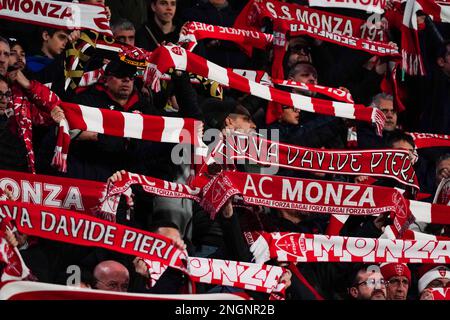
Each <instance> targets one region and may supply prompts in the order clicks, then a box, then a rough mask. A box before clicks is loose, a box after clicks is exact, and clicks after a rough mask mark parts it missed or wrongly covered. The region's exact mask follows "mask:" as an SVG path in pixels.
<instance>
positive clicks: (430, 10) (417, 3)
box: [401, 0, 450, 76]
mask: <svg viewBox="0 0 450 320" xmlns="http://www.w3.org/2000/svg"><path fill="white" fill-rule="evenodd" d="M418 11H423V12H424V13H425V14H426V15H428V16H430V18H432V19H433V21H436V22H447V23H449V22H450V6H449V5H448V4H443V3H442V4H438V3H436V2H434V1H433V0H414V1H413V0H409V1H407V2H406V7H405V12H404V15H403V24H402V27H401V34H402V40H401V41H402V43H401V44H402V68H403V70H405V71H406V73H408V74H409V75H422V76H423V75H425V68H424V65H423V61H422V56H421V52H420V44H419V35H418V25H417V12H418Z"/></svg>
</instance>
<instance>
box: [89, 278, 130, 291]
mask: <svg viewBox="0 0 450 320" xmlns="http://www.w3.org/2000/svg"><path fill="white" fill-rule="evenodd" d="M97 282H100V283H103V285H104V286H105V287H107V288H108V289H111V290H114V291H122V292H125V291H128V285H129V284H128V283H122V284H120V283H118V282H115V281H111V282H108V283H105V282H103V281H100V280H97Z"/></svg>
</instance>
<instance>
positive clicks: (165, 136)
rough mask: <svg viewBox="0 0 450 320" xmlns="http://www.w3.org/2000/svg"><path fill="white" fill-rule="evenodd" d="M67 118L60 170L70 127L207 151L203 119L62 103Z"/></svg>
mask: <svg viewBox="0 0 450 320" xmlns="http://www.w3.org/2000/svg"><path fill="white" fill-rule="evenodd" d="M61 108H62V109H63V110H64V114H65V116H66V119H67V122H66V121H64V120H63V121H61V123H60V125H59V130H58V136H57V145H56V148H55V156H54V158H53V162H52V164H53V165H55V166H56V167H57V168H58V169H59V170H60V171H63V172H64V171H65V169H66V159H67V154H68V149H69V144H70V135H69V129H79V130H82V131H92V132H97V133H101V134H106V135H112V136H116V137H124V138H135V139H142V140H149V141H159V142H168V143H189V144H193V145H195V146H197V147H199V148H196V149H195V150H196V152H201V151H199V150H202V151H204V148H202V146H204V144H203V142H202V140H201V133H200V132H199V128H200V121H198V120H195V119H191V118H175V117H162V116H152V115H143V114H137V113H127V112H120V111H115V110H109V109H101V108H93V107H87V106H82V105H78V104H74V103H67V102H62V103H61Z"/></svg>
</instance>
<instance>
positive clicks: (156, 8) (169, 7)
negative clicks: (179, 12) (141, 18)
mask: <svg viewBox="0 0 450 320" xmlns="http://www.w3.org/2000/svg"><path fill="white" fill-rule="evenodd" d="M151 8H152V11H153V12H154V13H155V16H156V18H157V19H158V20H159V21H161V22H163V23H169V22H172V20H173V16H174V15H175V11H176V9H177V2H176V0H156V2H154V3H153V2H152V3H151Z"/></svg>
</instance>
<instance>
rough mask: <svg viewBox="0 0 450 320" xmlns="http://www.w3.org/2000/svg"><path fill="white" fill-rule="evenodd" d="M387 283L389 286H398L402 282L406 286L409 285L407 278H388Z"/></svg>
mask: <svg viewBox="0 0 450 320" xmlns="http://www.w3.org/2000/svg"><path fill="white" fill-rule="evenodd" d="M388 284H389V285H391V286H400V284H402V285H404V286H405V287H406V286H409V281H408V279H390V280H389V281H388Z"/></svg>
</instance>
